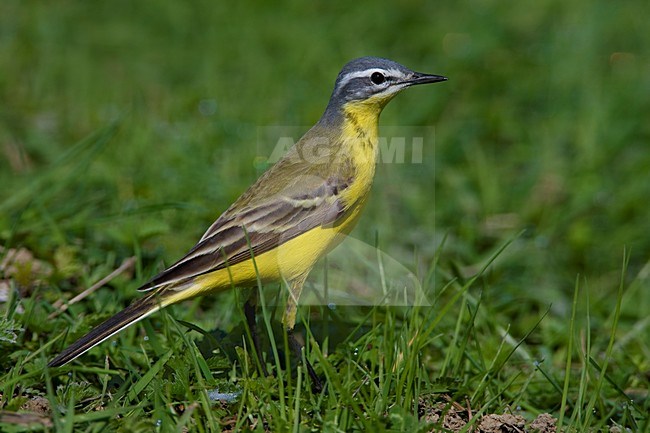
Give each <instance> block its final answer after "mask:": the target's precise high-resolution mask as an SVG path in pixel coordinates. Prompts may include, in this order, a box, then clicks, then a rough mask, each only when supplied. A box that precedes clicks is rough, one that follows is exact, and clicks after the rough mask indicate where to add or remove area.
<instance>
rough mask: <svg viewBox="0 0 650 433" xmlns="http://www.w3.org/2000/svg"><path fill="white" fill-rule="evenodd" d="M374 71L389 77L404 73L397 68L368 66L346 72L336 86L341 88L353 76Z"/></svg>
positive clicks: (364, 75)
mask: <svg viewBox="0 0 650 433" xmlns="http://www.w3.org/2000/svg"><path fill="white" fill-rule="evenodd" d="M374 72H380V73H382V74H384V75H387V76H389V77H404V74H403V73H402V71H400V70H399V69H392V68H391V69H381V68H368V69H364V70H363V71H354V72H348V73H347V74H345V75H344V76H343V78H341V81H339V85H338V86H337V87H336V88H337V89H340V88H342V87H343V86H345V85H346V84H348V83H349V82H350V80H353V79H355V78H362V77H369V76H370V75H371V74H372V73H374Z"/></svg>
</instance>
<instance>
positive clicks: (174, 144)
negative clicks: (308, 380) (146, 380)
mask: <svg viewBox="0 0 650 433" xmlns="http://www.w3.org/2000/svg"><path fill="white" fill-rule="evenodd" d="M648 16H650V3H648V2H646V1H641V0H626V1H619V2H607V1H586V0H575V1H570V2H567V1H560V0H539V1H534V2H533V1H524V2H502V1H501V2H500V1H496V0H477V1H470V2H464V3H458V2H421V1H413V0H407V1H401V2H399V3H382V4H379V3H377V2H347V1H331V2H300V1H290V2H286V3H283V4H278V3H275V2H266V3H265V2H250V1H242V2H211V1H191V2H167V1H139V2H132V1H123V0H116V1H111V2H76V1H60V2H53V3H49V4H48V3H46V2H40V1H17V0H5V1H3V2H2V3H1V4H0V101H1V106H0V185H1V186H2V187H1V188H0V243H2V244H4V245H7V246H11V247H17V246H25V247H26V248H28V249H30V250H31V251H33V252H34V254H35V255H36V256H37V257H39V258H41V259H43V260H45V261H48V262H51V263H53V264H55V266H56V267H57V272H59V275H60V276H61V287H62V288H63V289H65V287H66V284H69V283H66V281H67V280H66V279H65V277H66V275H72V274H75V271H74V270H68V271H66V268H65V266H66V265H67V266H71V267H72V268H73V269H77V273H78V268H79V267H81V268H83V269H86V270H87V271H88V272H90V270H92V269H94V267H95V266H97V265H98V264H102V263H105V262H106V260H107V259H106V256H107V255H108V254H109V252H110V256H111V257H113V260H115V261H116V262H117V261H119V260H118V259H121V258H123V257H127V256H129V255H132V254H133V253H134V251H141V252H142V255H143V257H144V258H145V259H150V261H149V262H146V263H148V264H149V265H150V268H149V269H146V270H144V271H142V273H144V274H146V275H150V274H151V272H153V269H154V268H155V267H156V266H157V265H156V264H157V263H160V261H161V260H163V261H165V262H166V263H170V262H171V261H172V260H174V259H176V258H178V257H179V256H180V255H181V254H183V253H184V252H185V251H186V250H187V249H188V248H189V247H191V246H192V245H193V244H194V242H195V241H196V240H197V239H198V238H199V237H200V235H201V234H202V233H203V231H204V230H205V229H206V228H207V227H208V226H209V224H210V223H211V221H212V220H213V219H214V218H215V217H216V216H218V215H219V213H220V212H221V211H223V210H225V209H226V207H227V206H228V205H229V204H230V203H231V202H232V200H234V199H235V198H236V197H237V196H238V195H239V194H240V193H241V192H242V191H243V190H244V189H245V188H246V187H247V186H248V185H249V184H250V183H251V182H252V181H254V180H255V179H256V177H257V176H258V175H259V173H260V166H259V164H258V163H256V161H258V159H256V157H259V156H260V155H259V154H258V153H259V152H258V149H260V143H258V137H259V135H260V128H265V127H268V126H272V125H288V126H301V125H305V127H307V126H309V125H311V124H313V123H314V122H315V121H316V120H317V119H318V117H319V116H320V114H321V113H322V111H323V110H324V108H325V105H326V103H327V100H328V97H329V94H330V92H331V89H332V85H333V82H334V79H335V77H336V74H337V73H338V71H339V70H340V68H341V67H342V65H343V64H345V63H346V62H347V61H348V60H350V59H352V58H354V57H358V56H363V55H377V56H382V57H388V58H391V59H394V60H396V61H399V62H401V63H403V64H405V65H407V66H409V67H411V68H413V69H415V70H418V71H422V72H431V73H436V74H442V75H446V76H448V77H449V78H450V80H449V81H448V82H446V83H443V84H438V85H435V86H429V87H422V88H417V89H412V90H410V91H408V92H405V94H403V95H400V96H399V97H398V98H396V99H395V101H393V102H392V103H391V104H390V105H389V106H388V107H387V108H386V110H385V111H384V113H383V115H382V119H381V124H383V125H393V126H401V125H405V126H425V127H433V128H434V129H435V145H433V146H430V147H426V148H425V149H424V153H423V163H422V164H380V165H379V167H378V173H377V182H376V185H375V188H374V191H373V197H372V200H371V201H370V204H369V207H368V209H367V211H366V213H365V215H364V216H363V218H362V220H361V222H360V224H359V227H358V229H357V230H356V231H355V232H354V233H353V235H354V236H355V237H357V238H359V239H361V240H363V241H366V242H367V243H369V244H374V243H375V239H376V238H377V239H378V242H379V245H380V247H381V248H382V249H383V250H384V251H386V252H387V253H388V254H390V255H391V256H393V257H395V258H397V259H398V260H400V261H401V262H403V263H404V264H405V265H406V266H408V267H409V268H412V269H419V270H420V272H421V273H422V274H424V275H426V274H427V273H429V274H432V275H431V276H430V277H428V278H431V279H433V280H435V282H436V283H439V282H442V281H445V280H447V279H448V278H450V277H451V276H453V275H458V276H460V277H467V276H469V275H471V274H472V273H473V272H475V271H476V270H478V268H479V267H480V266H481V265H482V264H483V263H485V261H486V260H487V258H488V257H490V255H491V254H493V253H494V251H496V249H497V248H498V247H499V246H501V245H502V244H503V243H504V242H506V241H508V240H511V239H513V238H516V240H515V241H514V242H513V243H512V244H511V245H510V246H509V247H508V248H507V249H506V251H505V252H504V253H503V254H502V255H500V256H499V258H498V259H497V261H496V263H495V264H494V266H493V267H492V268H491V270H490V272H489V273H488V274H487V275H486V276H485V277H484V283H483V289H484V291H485V293H484V294H483V296H484V304H483V307H484V308H486V309H487V311H488V312H490V311H492V312H495V314H497V315H496V316H495V317H498V319H496V320H499V321H500V322H501V323H504V324H510V325H512V327H513V332H514V333H517V332H519V333H520V335H521V334H522V333H523V332H524V331H525V330H526V331H527V330H529V329H530V328H531V326H532V325H533V324H534V323H535V322H536V321H537V320H538V319H539V311H543V310H545V309H546V308H547V307H548V306H549V305H551V313H550V318H549V319H547V320H545V321H543V322H542V324H541V326H540V329H541V330H540V331H538V333H539V334H541V335H542V337H538V338H540V339H542V340H543V341H544V344H545V348H544V350H543V352H544V353H545V354H546V355H547V356H549V357H551V358H553V356H554V353H553V342H554V341H556V340H559V339H563V338H564V337H565V335H564V334H565V333H566V329H565V328H563V327H562V326H559V325H557V323H563V322H566V320H567V317H568V314H569V311H570V303H571V297H572V293H573V288H574V285H575V282H576V279H578V280H579V281H580V283H581V284H584V287H585V288H586V289H587V290H588V291H589V296H590V308H591V315H592V318H593V319H592V320H594V323H592V329H593V330H594V332H596V333H597V332H602V333H604V335H606V334H607V332H608V330H607V328H606V327H605V328H603V329H601V328H599V326H600V325H601V324H602V323H604V322H605V321H606V320H607V319H608V318H610V317H611V314H612V309H613V305H614V300H615V297H616V291H617V288H618V282H619V279H620V274H621V269H622V268H623V252H624V249H627V250H628V251H629V254H630V262H629V267H628V270H627V273H626V277H625V278H626V281H627V282H628V283H629V284H630V287H629V289H628V290H627V292H626V294H625V297H624V302H623V304H624V312H623V318H622V321H621V323H620V332H621V334H623V335H627V336H629V339H628V340H627V341H626V344H627V346H622V347H620V349H621V350H622V351H623V353H625V356H624V358H625V357H626V356H628V355H629V357H627V358H625V359H627V360H628V361H630V365H632V367H630V368H632V369H633V370H634V371H635V372H643V371H645V372H647V371H649V370H650V365H649V364H648V353H650V352H648V351H649V350H650V348H649V347H650V341H649V340H650V338H649V337H647V335H648V334H650V331H648V326H649V325H650V323H649V322H648V315H647V312H648V311H650V290H648V287H649V284H650V283H648V270H649V269H650V267H649V258H650V236H649V235H648V231H649V228H650V211H649V208H648V202H649V199H650V121H649V119H650V98H649V97H648V95H650V57H649V55H648V53H650V32H648V30H647V19H648ZM88 137H90V138H88ZM296 138H297V137H296ZM84 140H85V141H84ZM445 236H446V241H445V244H444V245H443V247H442V258H441V261H440V263H439V269H437V270H436V271H435V272H432V271H431V266H432V262H433V258H434V253H435V251H436V248H438V246H439V245H440V242H442V240H443V238H444V237H445ZM115 257H117V258H115ZM75 267H76V268H75ZM66 272H68V274H66ZM146 275H145V276H146ZM140 278H144V277H142V276H140ZM90 279H91V278H90V277H89V280H90ZM632 329H635V330H636V331H634V332H633V333H632V334H626V333H627V332H629V331H630V330H632ZM534 338H535V336H533V339H534ZM631 374H632V373H631Z"/></svg>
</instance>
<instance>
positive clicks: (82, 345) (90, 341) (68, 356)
mask: <svg viewBox="0 0 650 433" xmlns="http://www.w3.org/2000/svg"><path fill="white" fill-rule="evenodd" d="M161 307H162V305H161V304H160V297H159V296H158V293H152V294H150V295H149V296H147V297H145V298H142V299H138V300H137V301H135V302H134V303H133V304H131V305H129V306H128V307H126V308H125V309H124V310H122V311H120V312H119V313H117V314H116V315H114V316H113V317H111V318H110V319H108V320H106V321H105V322H103V323H102V324H100V325H97V326H96V327H94V328H93V329H92V331H90V332H89V333H88V334H86V335H84V336H83V337H81V338H80V339H78V340H77V341H75V342H74V343H72V344H71V345H70V346H68V347H67V348H65V350H64V351H63V352H61V353H60V354H59V356H57V357H56V358H54V359H53V360H52V361H50V363H49V364H47V366H48V367H60V366H62V365H63V364H67V363H68V362H70V361H72V360H73V359H75V358H76V357H78V356H80V355H82V354H84V353H85V352H87V351H88V350H90V349H92V348H93V347H95V346H96V345H98V344H99V343H101V342H102V341H104V340H106V339H107V338H109V337H110V336H111V335H114V334H115V333H117V332H119V331H121V330H122V329H124V328H126V327H128V326H130V325H132V324H134V323H135V322H137V321H139V320H141V319H144V318H145V317H146V316H148V315H149V314H151V313H154V312H156V311H158V310H159V309H160V308H161Z"/></svg>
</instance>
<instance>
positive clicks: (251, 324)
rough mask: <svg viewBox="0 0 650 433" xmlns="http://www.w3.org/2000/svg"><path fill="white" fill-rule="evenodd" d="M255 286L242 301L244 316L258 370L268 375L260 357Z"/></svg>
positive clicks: (260, 347)
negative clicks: (243, 301) (253, 347)
mask: <svg viewBox="0 0 650 433" xmlns="http://www.w3.org/2000/svg"><path fill="white" fill-rule="evenodd" d="M256 313H257V288H255V289H253V290H252V291H251V294H250V296H249V297H248V299H247V300H246V302H245V303H244V315H245V316H246V322H247V323H248V329H249V330H250V331H251V338H252V339H253V345H254V346H255V356H256V357H257V362H258V364H259V367H260V370H261V371H262V374H263V375H264V376H268V375H269V373H268V371H267V370H266V364H265V363H264V359H263V358H262V345H261V343H260V335H259V334H258V332H257V318H256Z"/></svg>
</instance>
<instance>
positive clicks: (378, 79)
mask: <svg viewBox="0 0 650 433" xmlns="http://www.w3.org/2000/svg"><path fill="white" fill-rule="evenodd" d="M370 81H372V83H373V84H377V85H379V84H382V83H383V82H384V81H386V77H384V74H382V73H381V72H373V73H372V75H371V76H370Z"/></svg>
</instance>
